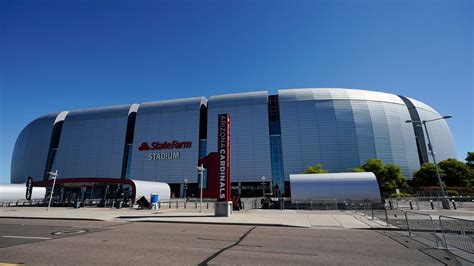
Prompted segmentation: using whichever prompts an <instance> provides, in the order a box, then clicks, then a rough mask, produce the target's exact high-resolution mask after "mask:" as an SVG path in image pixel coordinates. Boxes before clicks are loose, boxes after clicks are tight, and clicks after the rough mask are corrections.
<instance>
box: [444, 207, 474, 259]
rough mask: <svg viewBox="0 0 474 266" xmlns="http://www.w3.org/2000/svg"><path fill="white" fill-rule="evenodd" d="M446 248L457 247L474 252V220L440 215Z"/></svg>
mask: <svg viewBox="0 0 474 266" xmlns="http://www.w3.org/2000/svg"><path fill="white" fill-rule="evenodd" d="M439 223H440V226H441V230H442V232H443V239H444V243H445V244H446V248H448V249H449V248H456V249H460V250H462V251H465V252H468V253H471V254H474V221H473V220H466V219H461V218H455V217H449V216H443V215H440V216H439Z"/></svg>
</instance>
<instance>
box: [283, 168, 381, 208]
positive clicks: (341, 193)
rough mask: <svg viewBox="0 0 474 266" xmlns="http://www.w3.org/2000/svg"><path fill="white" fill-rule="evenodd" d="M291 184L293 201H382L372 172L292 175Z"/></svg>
mask: <svg viewBox="0 0 474 266" xmlns="http://www.w3.org/2000/svg"><path fill="white" fill-rule="evenodd" d="M290 186H291V202H292V203H296V201H298V202H299V203H303V202H309V201H311V200H312V201H315V200H336V201H337V202H338V203H342V202H344V201H346V202H349V201H370V202H378V203H380V201H381V198H380V190H379V186H378V183H377V178H376V177H375V175H374V174H373V173H372V172H359V173H328V174H297V175H290Z"/></svg>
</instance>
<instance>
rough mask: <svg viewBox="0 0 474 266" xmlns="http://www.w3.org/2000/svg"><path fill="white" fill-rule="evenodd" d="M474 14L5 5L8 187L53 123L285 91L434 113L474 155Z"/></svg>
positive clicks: (402, 4)
mask: <svg viewBox="0 0 474 266" xmlns="http://www.w3.org/2000/svg"><path fill="white" fill-rule="evenodd" d="M473 14H474V9H473V4H472V1H470V0H464V1H463V0H459V1H457V0H454V1H453V0H452V1H436V0H432V1H431V0H430V1H422V0H420V1H416V0H415V1H388V0H387V1H379V0H377V1H375V0H374V1H363V0H361V1H356V0H353V1H344V0H336V1H317V0H313V1H217V0H216V1H144V0H143V1H105V0H102V1H85V0H82V1H71V0H70V1H41V0H34V1H33V0H32V1H21V0H17V1H13V0H4V1H0V127H1V128H0V148H1V151H0V183H5V182H7V183H8V182H9V180H10V161H11V154H12V152H13V146H14V143H15V140H16V137H17V136H18V134H19V132H20V131H21V130H22V128H23V127H24V126H26V125H27V124H28V123H29V122H30V121H32V120H33V119H35V118H37V117H39V116H41V115H43V114H46V113H50V112H58V111H63V110H74V109H80V108H90V107H97V106H106V105H116V104H125V103H135V102H136V103H140V102H145V101H157V100H162V99H172V98H181V97H191V96H210V95H215V94H225V93H235V92H245V91H255V90H268V91H270V92H276V90H277V89H283V88H300V87H339V88H340V87H345V88H359V89H369V90H378V91H384V92H390V93H394V94H402V95H406V96H409V97H412V98H415V99H417V100H420V101H422V102H425V103H427V104H429V105H431V106H432V107H434V108H435V109H436V110H438V111H439V112H440V113H441V114H443V115H444V114H450V115H453V118H452V119H450V120H449V125H450V126H451V129H452V131H453V135H454V138H455V141H456V145H457V151H458V158H459V159H464V158H465V154H466V152H467V151H472V150H474V149H473V139H474V136H473V120H474V119H473V114H474V109H473V108H474V107H473V100H474V99H473V89H474V85H473V74H474V71H473V48H472V47H473Z"/></svg>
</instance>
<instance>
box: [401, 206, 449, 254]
mask: <svg viewBox="0 0 474 266" xmlns="http://www.w3.org/2000/svg"><path fill="white" fill-rule="evenodd" d="M405 215H406V220H407V228H408V229H409V234H410V235H416V236H419V237H422V238H425V239H427V240H430V241H433V242H435V243H436V247H438V248H440V247H442V246H443V245H442V239H441V238H442V235H441V234H437V233H436V231H437V230H436V229H437V227H439V226H437V223H435V221H434V220H433V218H432V217H431V215H429V214H425V213H420V212H414V211H405Z"/></svg>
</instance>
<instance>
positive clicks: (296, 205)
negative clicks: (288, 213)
mask: <svg viewBox="0 0 474 266" xmlns="http://www.w3.org/2000/svg"><path fill="white" fill-rule="evenodd" d="M296 210H298V201H296Z"/></svg>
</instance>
